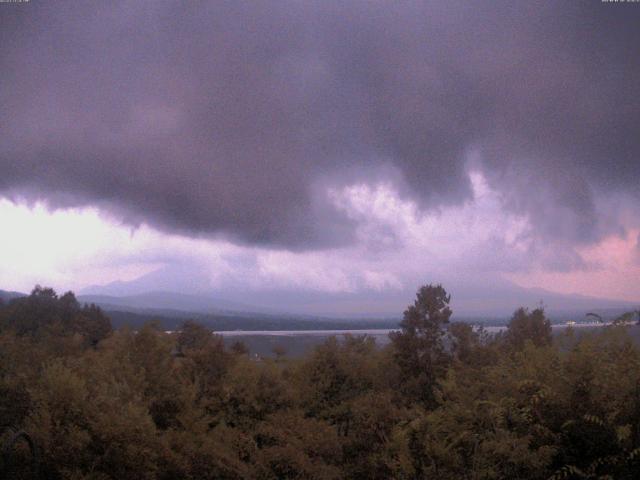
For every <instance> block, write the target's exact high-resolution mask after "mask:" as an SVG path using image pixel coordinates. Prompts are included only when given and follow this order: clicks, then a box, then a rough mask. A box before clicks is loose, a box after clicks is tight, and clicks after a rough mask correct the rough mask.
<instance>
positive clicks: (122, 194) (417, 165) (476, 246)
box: [0, 0, 640, 311]
mask: <svg viewBox="0 0 640 480" xmlns="http://www.w3.org/2000/svg"><path fill="white" fill-rule="evenodd" d="M639 24H640V4H633V3H629V4H609V3H601V2H600V1H599V0H594V1H583V2H578V1H569V2H561V1H555V2H527V3H523V2H512V1H511V2H502V1H490V2H489V1H487V2H477V1H474V2H455V1H453V2H402V3H400V4H397V5H396V4H392V3H389V2H377V1H366V2H365V1H363V2H345V1H340V2H332V1H322V2H315V1H304V2H300V1H290V2H289V1H278V2H241V1H233V2H196V3H190V2H187V3H185V2H161V1H135V2H133V1H130V2H108V3H105V2H83V3H81V4H78V3H77V2H73V3H68V2H64V3H63V2H40V1H35V0H34V1H31V2H28V3H21V4H0V40H1V42H2V43H1V45H2V48H1V49H0V108H1V110H0V111H1V112H2V117H1V121H0V215H2V217H0V224H3V227H4V229H5V230H6V232H8V233H6V234H3V235H2V236H0V262H2V265H0V282H1V284H0V288H4V289H12V288H13V289H28V288H29V286H28V285H29V284H31V283H32V282H33V283H35V282H40V283H45V284H53V285H54V286H56V287H58V288H63V289H66V288H74V289H82V288H84V287H86V286H88V285H96V284H105V283H108V282H111V281H115V280H123V281H124V280H134V279H135V278H137V277H139V276H142V275H145V274H148V273H150V272H154V271H160V272H174V273H167V274H166V276H167V278H166V279H165V280H163V283H162V285H161V286H162V287H163V288H171V289H180V288H182V287H184V286H185V285H191V284H190V283H189V282H188V281H187V282H186V283H185V278H191V279H192V280H193V289H197V290H201V291H203V292H204V291H216V292H232V291H233V292H236V293H237V292H242V291H250V292H265V291H271V290H274V289H275V290H277V291H278V292H280V293H282V292H286V293H287V294H290V295H295V294H296V293H300V295H307V294H311V293H314V292H315V293H318V292H321V293H323V294H327V295H342V296H344V295H352V296H353V298H354V299H356V298H357V299H358V302H360V303H361V304H362V305H365V307H363V308H369V309H374V310H375V309H378V310H380V309H384V308H388V309H389V310H390V311H391V310H393V309H395V308H396V305H397V302H398V301H397V299H396V296H394V295H395V294H394V293H393V292H396V293H397V294H398V295H399V293H398V292H407V291H415V289H416V288H417V286H418V285H420V284H422V283H427V282H432V281H433V282H443V283H445V286H447V285H448V286H449V287H450V289H451V290H452V291H453V292H454V293H455V292H460V296H461V298H467V299H468V301H467V302H466V303H464V305H465V308H467V307H468V309H472V308H474V306H475V305H477V301H476V300H472V297H473V295H472V294H471V293H469V292H475V291H477V290H478V289H480V290H482V288H485V290H486V295H489V296H490V295H491V292H490V289H487V288H488V285H492V284H496V285H502V284H503V283H504V284H509V283H510V282H515V283H516V284H518V285H522V286H526V287H543V288H546V289H549V290H553V291H557V292H563V293H571V292H580V293H584V294H588V295H596V296H601V297H608V298H617V299H623V300H629V301H640V282H638V281H637V279H638V278H640V266H639V265H640V241H639V238H640V188H639V185H640V134H639V130H638V126H639V125H640V95H638V92H637V87H638V81H637V79H638V78H640V60H639V59H640V29H638V25H639ZM34 238H37V239H38V242H37V243H32V242H35V240H34ZM33 249H37V250H38V253H37V254H34V253H33V251H34V250H33ZM175 272H182V273H180V274H179V275H177V276H176V275H175ZM172 276H173V277H174V281H173V283H172V280H171V277H172ZM190 288H191V287H190ZM485 290H482V291H485ZM389 292H391V293H389ZM256 294H257V293H256ZM403 294H404V293H403ZM494 294H495V295H498V293H494ZM465 295H466V297H465ZM283 298H284V297H283ZM287 298H289V297H287ZM341 298H342V297H341ZM381 298H382V299H383V300H380V299H381ZM384 298H388V301H385V300H384ZM403 298H404V297H403ZM473 298H475V297H473ZM487 301H488V302H489V299H488V300H487ZM376 302H377V303H376ZM385 302H386V303H385ZM394 302H395V303H394ZM474 302H475V303H474ZM249 303H250V302H249ZM378 304H379V305H386V307H383V306H379V307H377V306H375V305H378Z"/></svg>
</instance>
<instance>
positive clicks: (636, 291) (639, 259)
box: [507, 229, 640, 302]
mask: <svg viewBox="0 0 640 480" xmlns="http://www.w3.org/2000/svg"><path fill="white" fill-rule="evenodd" d="M639 233H640V229H633V230H629V231H628V232H627V234H626V235H625V236H623V237H620V236H610V237H607V238H605V239H604V240H603V241H601V242H600V243H598V244H596V245H593V246H590V247H587V248H583V249H581V250H580V251H579V253H580V254H581V256H582V257H583V258H584V260H585V261H586V262H587V263H588V264H589V265H593V267H592V268H591V269H589V270H586V271H571V272H546V271H534V272H528V273H527V272H522V273H514V274H509V275H507V277H508V278H509V279H510V280H512V281H514V282H515V283H517V284H518V285H520V286H523V287H538V288H544V289H546V290H550V291H554V292H558V293H578V294H581V295H589V296H594V297H602V298H611V299H618V300H625V301H630V302H635V301H638V302H640V255H639V252H638V246H637V239H638V234H639Z"/></svg>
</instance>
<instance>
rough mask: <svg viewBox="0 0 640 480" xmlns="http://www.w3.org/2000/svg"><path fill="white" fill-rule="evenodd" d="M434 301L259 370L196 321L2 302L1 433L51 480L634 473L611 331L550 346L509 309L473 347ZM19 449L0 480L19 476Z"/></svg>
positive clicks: (628, 381) (628, 404)
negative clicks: (385, 327) (378, 339)
mask: <svg viewBox="0 0 640 480" xmlns="http://www.w3.org/2000/svg"><path fill="white" fill-rule="evenodd" d="M448 305H449V297H448V296H447V294H446V292H445V291H444V289H443V288H442V287H440V286H426V287H422V288H421V289H420V290H419V291H418V294H417V297H416V301H415V303H414V304H413V305H411V306H410V307H409V308H408V309H407V310H406V311H405V313H404V319H403V321H402V323H401V327H402V330H401V331H399V332H398V333H394V334H392V335H391V342H390V344H389V345H388V346H386V347H384V348H378V347H376V345H375V343H374V342H373V341H372V340H371V339H370V338H367V337H347V338H346V340H345V341H341V342H338V341H337V340H336V339H335V338H332V339H329V340H328V341H326V342H325V343H324V344H322V345H321V346H319V347H318V348H316V349H315V350H314V351H313V352H312V353H310V354H309V355H308V356H306V357H305V358H303V359H300V360H295V361H293V360H287V359H286V358H282V357H278V358H277V359H276V360H264V361H259V362H257V361H252V360H251V359H250V358H249V356H248V355H247V353H246V348H243V345H241V344H236V345H234V346H233V347H232V348H225V347H224V344H223V342H222V340H221V338H220V337H218V336H215V335H211V334H210V332H209V331H208V330H206V329H205V328H203V327H201V326H199V325H198V324H195V323H192V322H186V323H185V324H184V325H183V327H182V329H181V331H180V333H177V334H172V335H169V334H166V333H164V332H163V331H161V330H160V329H158V328H156V326H154V325H153V324H147V325H146V326H145V327H144V328H142V329H140V330H139V331H137V332H134V331H131V330H127V329H120V330H116V331H112V329H111V327H110V323H109V319H108V318H107V317H106V316H105V315H104V314H103V313H102V312H101V311H100V309H98V308H96V307H93V306H81V305H79V304H78V302H77V301H76V300H75V297H74V296H73V294H70V293H68V294H65V295H63V296H60V297H58V296H57V295H56V294H55V292H53V291H52V290H50V289H41V288H36V289H35V290H34V291H33V292H32V294H31V295H30V296H29V297H26V298H21V299H16V300H13V301H12V302H10V303H8V304H5V305H2V306H0V424H2V425H4V426H5V427H7V426H12V427H13V428H14V431H16V430H20V429H22V430H23V431H24V432H26V433H27V434H28V436H29V437H30V438H31V439H32V440H33V441H34V443H35V445H36V447H37V449H38V452H36V455H37V456H38V458H39V460H40V473H41V474H42V475H43V476H45V478H52V479H95V480H98V479H129V478H131V479H180V478H185V479H240V478H257V479H340V478H352V479H378V478H379V479H388V478H395V479H422V478H425V479H426V478H434V479H435V478H437V479H547V478H566V479H571V478H573V479H578V478H614V479H632V478H639V477H640V351H639V350H638V348H637V347H636V346H635V345H634V344H633V342H632V341H631V339H630V337H629V336H628V334H627V332H626V327H624V326H611V327H603V328H602V329H601V330H599V332H598V333H597V334H590V335H582V336H580V338H579V339H578V338H575V337H574V336H573V333H572V331H571V329H568V330H567V333H566V335H562V336H560V337H557V338H556V339H555V340H553V339H552V336H551V329H550V324H549V321H548V320H547V318H546V317H545V314H544V311H543V310H542V309H536V310H533V311H527V310H525V309H519V310H518V311H516V312H515V313H514V315H513V318H512V319H511V322H510V324H509V327H508V329H507V331H506V332H505V333H504V334H501V335H497V336H489V335H487V334H485V333H483V332H482V331H474V330H473V329H472V328H471V327H470V326H469V325H466V324H458V323H450V322H449V318H450V316H451V311H450V309H449V306H448ZM10 436H11V431H10V430H9V429H7V428H5V434H4V436H3V438H2V440H7V439H8V438H9V437H10ZM26 445H27V444H26V443H25V442H19V441H18V442H16V443H15V444H14V445H12V446H11V447H10V448H7V449H6V450H7V451H6V452H5V453H6V454H5V455H4V457H3V459H2V461H3V464H2V465H0V468H2V469H4V474H5V475H9V473H8V472H10V475H13V476H14V477H15V478H20V477H21V476H22V478H31V477H30V475H31V472H30V471H29V469H28V465H23V464H24V463H25V462H27V460H28V459H29V457H30V456H31V453H30V452H29V451H28V450H27V448H26ZM22 467H24V468H22ZM0 476H2V474H0Z"/></svg>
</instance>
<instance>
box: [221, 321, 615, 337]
mask: <svg viewBox="0 0 640 480" xmlns="http://www.w3.org/2000/svg"><path fill="white" fill-rule="evenodd" d="M603 325H608V324H606V323H604V324H603V323H576V324H574V325H571V326H572V327H573V328H586V327H598V326H603ZM568 326H569V325H568V324H566V323H559V324H556V325H552V326H551V328H553V329H554V330H555V329H563V328H567V327H568ZM506 328H507V327H506V325H501V326H485V327H484V329H485V331H487V332H489V333H497V332H500V331H502V330H505V329H506ZM396 330H398V329H390V328H372V329H367V330H227V331H219V332H215V333H216V334H218V335H222V336H225V337H246V336H255V335H259V336H275V337H297V336H319V337H330V336H332V335H371V336H372V337H380V336H387V335H389V333H390V332H394V331H396Z"/></svg>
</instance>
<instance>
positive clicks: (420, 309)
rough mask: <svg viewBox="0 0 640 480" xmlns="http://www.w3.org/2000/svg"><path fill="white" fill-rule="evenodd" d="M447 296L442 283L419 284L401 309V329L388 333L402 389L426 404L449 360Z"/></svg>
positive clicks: (431, 398) (429, 405)
mask: <svg viewBox="0 0 640 480" xmlns="http://www.w3.org/2000/svg"><path fill="white" fill-rule="evenodd" d="M450 300H451V296H450V295H448V294H447V292H446V290H445V289H444V288H443V287H442V285H425V286H423V287H421V288H420V289H419V290H418V293H417V294H416V300H415V302H414V304H413V305H410V306H409V308H407V309H406V310H405V312H404V317H403V319H402V322H400V327H401V331H399V332H392V333H391V334H390V335H389V336H390V338H391V342H392V344H393V348H394V358H395V361H396V362H397V364H398V366H399V367H400V371H401V375H402V378H401V382H402V385H403V390H404V392H403V393H405V394H406V395H408V398H417V399H419V400H421V401H423V402H424V403H425V404H426V406H428V407H432V406H434V404H435V396H434V389H435V383H436V380H437V379H438V378H439V377H440V376H442V375H443V374H444V373H445V371H446V366H447V363H448V360H449V355H448V354H447V352H446V350H445V347H444V342H443V336H444V328H443V327H444V325H445V324H447V323H449V319H450V317H451V313H452V312H451V309H450V308H449V302H450Z"/></svg>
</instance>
